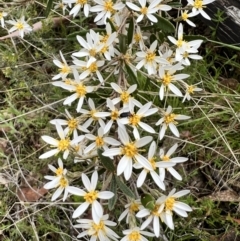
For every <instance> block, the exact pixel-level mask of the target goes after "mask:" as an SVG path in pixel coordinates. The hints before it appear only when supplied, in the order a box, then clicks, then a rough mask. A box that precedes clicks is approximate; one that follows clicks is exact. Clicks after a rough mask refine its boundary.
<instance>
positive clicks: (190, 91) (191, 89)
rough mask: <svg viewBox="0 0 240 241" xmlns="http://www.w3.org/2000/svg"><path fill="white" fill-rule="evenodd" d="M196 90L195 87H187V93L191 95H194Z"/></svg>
mask: <svg viewBox="0 0 240 241" xmlns="http://www.w3.org/2000/svg"><path fill="white" fill-rule="evenodd" d="M194 89H195V87H194V86H193V85H189V86H188V87H187V92H188V93H189V94H193V93H194Z"/></svg>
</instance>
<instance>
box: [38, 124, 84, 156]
mask: <svg viewBox="0 0 240 241" xmlns="http://www.w3.org/2000/svg"><path fill="white" fill-rule="evenodd" d="M55 126H56V129H57V133H58V135H59V137H60V140H56V139H54V138H52V137H50V136H42V139H43V140H44V141H45V142H47V143H48V144H50V145H51V147H55V149H52V150H51V151H48V152H46V153H44V154H42V155H41V156H40V157H39V159H45V158H48V157H51V156H54V155H57V154H58V153H59V152H63V159H67V157H68V155H69V153H70V149H71V147H72V146H73V145H74V144H76V143H79V142H80V141H82V140H83V139H84V135H81V136H78V137H77V138H74V139H73V140H70V138H69V137H68V135H67V134H66V133H65V132H64V131H63V128H62V126H61V125H60V124H59V123H58V122H56V123H55Z"/></svg>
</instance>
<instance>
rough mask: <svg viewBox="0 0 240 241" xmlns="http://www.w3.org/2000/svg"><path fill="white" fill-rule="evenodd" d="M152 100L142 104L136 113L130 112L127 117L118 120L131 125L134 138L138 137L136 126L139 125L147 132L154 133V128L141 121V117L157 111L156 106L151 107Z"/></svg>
mask: <svg viewBox="0 0 240 241" xmlns="http://www.w3.org/2000/svg"><path fill="white" fill-rule="evenodd" d="M151 105H152V102H148V103H146V104H145V105H143V106H142V107H141V108H140V109H139V110H138V111H137V113H134V112H131V114H130V116H129V117H128V118H122V119H120V122H121V123H122V124H124V125H126V124H127V125H130V126H132V127H133V135H134V137H135V139H140V134H139V132H138V129H137V127H139V126H140V127H141V128H142V129H143V130H145V131H147V132H149V133H155V130H154V129H153V128H152V127H151V126H150V125H148V124H146V123H144V122H142V118H143V117H147V116H150V115H153V114H154V113H156V112H157V111H158V109H157V108H151V109H150V107H151Z"/></svg>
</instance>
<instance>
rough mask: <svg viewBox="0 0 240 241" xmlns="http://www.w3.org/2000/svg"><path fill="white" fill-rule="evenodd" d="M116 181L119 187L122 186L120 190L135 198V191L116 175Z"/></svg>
mask: <svg viewBox="0 0 240 241" xmlns="http://www.w3.org/2000/svg"><path fill="white" fill-rule="evenodd" d="M114 177H115V180H116V183H117V185H118V187H119V188H120V190H121V191H122V192H123V193H124V194H125V195H127V196H129V197H131V198H134V199H135V195H134V193H133V192H132V191H131V189H130V188H129V187H127V186H126V184H124V183H123V182H122V181H121V180H120V179H119V177H117V176H116V175H115V176H114Z"/></svg>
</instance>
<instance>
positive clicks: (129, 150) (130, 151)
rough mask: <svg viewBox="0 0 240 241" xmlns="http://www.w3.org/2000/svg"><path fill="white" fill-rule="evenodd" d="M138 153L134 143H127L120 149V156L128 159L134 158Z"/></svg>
mask: <svg viewBox="0 0 240 241" xmlns="http://www.w3.org/2000/svg"><path fill="white" fill-rule="evenodd" d="M137 153H138V150H137V147H136V146H135V144H134V143H128V144H126V145H125V146H124V147H123V148H122V154H123V155H126V156H128V157H131V158H132V157H134V156H135V155H136V154H137Z"/></svg>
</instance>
